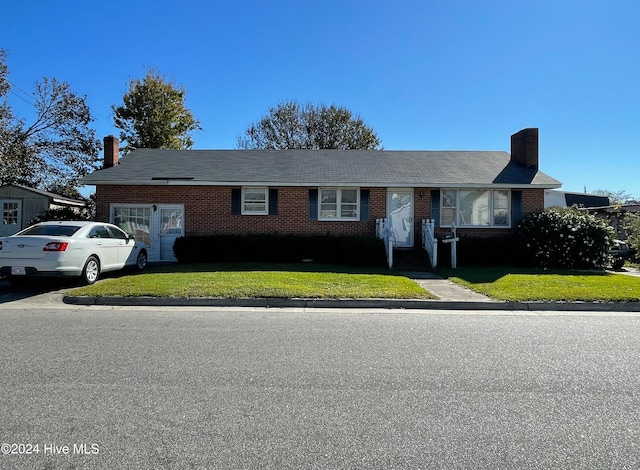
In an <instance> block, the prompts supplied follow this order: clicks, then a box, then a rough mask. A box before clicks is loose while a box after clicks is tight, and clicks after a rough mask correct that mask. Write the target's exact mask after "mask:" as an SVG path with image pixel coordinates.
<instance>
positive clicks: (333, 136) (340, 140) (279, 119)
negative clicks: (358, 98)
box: [238, 101, 380, 150]
mask: <svg viewBox="0 0 640 470" xmlns="http://www.w3.org/2000/svg"><path fill="white" fill-rule="evenodd" d="M238 147H239V148H242V149H263V150H264V149H272V150H284V149H342V150H348V149H353V150H377V149H379V148H380V139H379V138H378V136H377V135H376V133H375V132H374V130H373V129H372V128H370V127H369V126H367V125H366V123H365V122H364V120H363V119H362V118H361V117H360V116H359V115H354V114H353V113H352V112H351V111H350V110H348V109H347V108H344V107H340V106H336V105H331V106H326V105H324V104H319V105H317V106H315V105H313V104H311V103H307V104H305V105H300V104H298V103H297V102H295V101H290V102H286V103H281V104H279V105H278V106H276V107H274V108H269V112H268V114H267V115H266V116H264V117H263V118H262V119H260V120H259V121H258V122H256V123H255V124H251V125H250V126H249V127H248V128H247V130H246V131H245V133H244V135H241V136H238Z"/></svg>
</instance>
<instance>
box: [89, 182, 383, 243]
mask: <svg viewBox="0 0 640 470" xmlns="http://www.w3.org/2000/svg"><path fill="white" fill-rule="evenodd" d="M277 189H278V214H277V215H233V214H231V187H222V186H135V187H127V186H99V187H98V188H97V190H96V196H97V201H98V203H97V207H96V218H97V219H98V220H102V221H108V220H109V204H113V203H121V204H184V212H185V214H184V219H185V234H186V235H219V234H248V233H280V234H290V233H300V234H309V235H310V234H326V233H332V234H339V235H374V234H375V231H376V229H375V219H376V218H379V217H385V215H386V214H385V211H386V194H387V191H386V189H385V188H372V189H371V190H370V210H369V220H368V221H363V222H360V221H354V222H343V221H337V222H333V221H317V220H309V189H308V188H300V187H280V188H277ZM363 189H364V188H363Z"/></svg>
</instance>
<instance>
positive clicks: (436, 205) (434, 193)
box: [431, 189, 440, 227]
mask: <svg viewBox="0 0 640 470" xmlns="http://www.w3.org/2000/svg"><path fill="white" fill-rule="evenodd" d="M431 218H432V219H433V220H435V226H436V227H440V190H439V189H432V190H431Z"/></svg>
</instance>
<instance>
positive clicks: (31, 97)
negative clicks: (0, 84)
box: [6, 79, 36, 105]
mask: <svg viewBox="0 0 640 470" xmlns="http://www.w3.org/2000/svg"><path fill="white" fill-rule="evenodd" d="M6 80H7V83H9V85H11V88H9V91H10V92H11V93H13V94H14V95H15V96H17V97H18V98H20V99H21V100H22V101H24V102H26V103H29V104H31V105H33V104H35V103H36V100H35V99H34V98H33V95H32V94H31V93H29V92H27V91H24V90H23V89H22V88H20V87H19V86H18V85H16V84H15V83H13V82H12V81H11V80H9V79H6ZM14 88H17V89H18V90H19V91H21V92H22V93H23V94H24V95H25V96H27V97H28V98H29V100H30V101H27V99H26V98H24V97H23V96H21V95H19V94H18V93H17V92H15V91H14Z"/></svg>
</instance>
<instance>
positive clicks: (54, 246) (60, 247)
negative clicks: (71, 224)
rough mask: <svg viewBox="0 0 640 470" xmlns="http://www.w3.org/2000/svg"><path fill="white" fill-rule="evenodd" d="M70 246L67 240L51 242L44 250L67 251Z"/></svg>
mask: <svg viewBox="0 0 640 470" xmlns="http://www.w3.org/2000/svg"><path fill="white" fill-rule="evenodd" d="M68 246H69V244H68V243H67V242H49V243H47V244H46V245H45V247H44V248H43V249H42V251H65V250H66V249H67V247H68Z"/></svg>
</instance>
